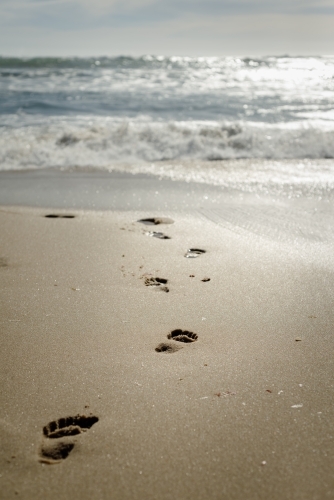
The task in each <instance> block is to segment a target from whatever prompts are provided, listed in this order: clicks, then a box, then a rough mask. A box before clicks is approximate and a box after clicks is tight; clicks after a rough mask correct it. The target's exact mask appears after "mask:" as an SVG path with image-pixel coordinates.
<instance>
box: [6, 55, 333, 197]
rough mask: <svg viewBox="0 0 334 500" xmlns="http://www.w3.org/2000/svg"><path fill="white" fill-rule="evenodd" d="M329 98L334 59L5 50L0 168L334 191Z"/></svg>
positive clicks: (331, 115) (331, 110)
mask: <svg viewBox="0 0 334 500" xmlns="http://www.w3.org/2000/svg"><path fill="white" fill-rule="evenodd" d="M333 98H334V56H333V57H330V56H327V57H320V56H319V57H288V56H282V57H262V58H246V57H244V58H237V57H225V58H216V57H215V58H210V57H207V58H204V57H200V58H190V57H163V56H161V57H158V56H143V57H140V58H132V57H115V58H107V57H103V58H99V59H96V58H90V59H79V58H67V59H64V58H62V59H61V58H53V59H51V58H35V59H13V58H5V57H2V58H0V169H1V170H18V169H19V170H22V169H45V168H55V167H57V168H61V169H69V168H77V169H87V168H89V169H94V168H97V169H101V168H102V169H107V170H122V169H126V170H127V171H132V172H136V173H138V172H144V173H150V174H156V175H159V176H167V177H171V178H175V179H176V180H196V181H199V182H211V183H214V184H221V185H229V184H230V185H232V184H233V186H237V185H238V183H239V184H242V186H243V187H244V188H245V186H248V188H249V186H250V185H254V184H261V185H263V184H266V183H267V184H268V185H269V184H271V185H272V184H275V183H276V184H277V183H278V184H284V185H286V184H291V185H298V184H302V185H303V186H304V187H305V186H306V189H309V188H310V189H312V190H313V191H315V192H316V191H317V189H318V188H319V189H325V190H327V191H328V190H332V189H333V188H334V181H333V179H334V167H333V163H334V162H333V160H332V159H333V158H334V109H333ZM199 165H201V167H200V168H199Z"/></svg>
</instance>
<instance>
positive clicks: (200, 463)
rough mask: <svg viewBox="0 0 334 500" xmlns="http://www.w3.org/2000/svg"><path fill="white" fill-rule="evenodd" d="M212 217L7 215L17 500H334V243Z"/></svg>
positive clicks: (5, 465) (0, 260) (0, 282)
mask: <svg viewBox="0 0 334 500" xmlns="http://www.w3.org/2000/svg"><path fill="white" fill-rule="evenodd" d="M50 213H51V214H54V213H57V214H63V215H66V214H67V215H68V214H70V215H75V217H74V218H63V217H58V218H46V217H45V215H47V214H50ZM161 216H163V217H169V218H171V219H173V221H174V223H173V224H160V225H157V226H154V227H153V226H145V225H143V224H141V223H138V222H136V221H137V220H138V219H140V218H143V217H161ZM216 218H217V217H216ZM209 219H210V218H208V217H205V216H204V215H203V214H199V213H195V212H194V213H181V212H166V211H164V212H159V213H156V212H155V213H148V212H135V211H128V212H116V211H113V212H108V211H106V212H97V211H96V212H93V211H85V210H81V211H80V210H76V211H75V210H74V211H73V210H71V211H65V210H63V209H62V210H60V211H59V210H58V211H56V212H55V211H51V212H50V211H48V210H42V209H41V208H34V209H32V208H22V207H21V208H18V207H2V209H1V211H0V225H1V246H0V251H1V252H0V266H1V267H0V293H1V351H0V352H1V354H0V356H1V358H0V370H1V401H0V404H1V418H0V437H1V450H0V463H1V473H0V496H1V498H4V499H11V498H25V499H29V500H30V499H31V500H32V499H33V500H37V499H41V500H42V499H43V500H44V499H92V498H94V499H95V498H97V499H100V498H101V499H107V498H108V499H109V498H110V499H122V500H124V499H140V500H141V499H145V500H149V499H158V500H159V499H163V500H164V499H170V500H176V499H180V500H181V499H182V500H186V499H191V500H194V499H227V500H232V499H238V500H245V499H251V500H253V499H265V500H269V499H271V500H274V499H277V500H288V499H301V500H306V499H314V500H315V499H319V500H322V499H333V498H334V458H333V451H334V443H333V435H334V434H333V433H334V429H333V374H334V369H333V368H334V366H333V346H334V336H333V332H334V308H333V277H334V274H333V269H334V266H333V258H332V257H331V255H332V250H333V245H332V242H327V243H326V244H322V245H320V244H319V245H318V246H317V245H316V243H314V244H312V245H313V246H312V245H311V244H310V245H304V244H302V243H301V242H298V241H296V242H295V244H294V245H292V244H291V242H287V241H283V240H282V239H279V241H278V240H277V239H276V240H275V238H265V237H259V236H257V235H255V234H254V232H251V231H246V230H244V229H242V228H241V229H240V228H239V229H238V230H231V227H229V225H228V224H225V225H224V224H219V223H217V220H216V221H215V220H214V219H215V217H213V216H212V217H211V220H209ZM232 229H233V228H232ZM234 229H235V228H234ZM274 229H275V228H272V230H273V231H274ZM147 231H161V232H163V233H164V234H166V235H168V236H170V238H171V239H158V238H155V237H150V236H148V235H147V234H145V233H146V232H147ZM189 248H199V249H204V250H206V253H203V254H201V255H199V256H198V258H194V259H187V258H185V257H184V254H185V252H186V251H187V249H189ZM310 248H311V249H310ZM150 278H163V279H167V280H168V283H167V284H164V285H160V286H157V287H154V286H147V285H150V283H151V282H150ZM207 278H209V280H208V279H207ZM145 280H146V284H145ZM163 286H166V287H168V289H169V291H168V292H166V291H164V290H159V288H161V287H163ZM174 329H181V330H184V331H189V332H192V333H194V334H196V335H197V336H198V338H197V340H195V341H194V342H189V343H182V342H178V341H176V340H168V339H167V336H168V334H169V333H170V332H171V331H173V330H174ZM193 337H194V336H193ZM193 340H194V338H193ZM161 343H167V345H171V346H177V347H180V349H178V350H175V352H169V351H165V352H156V350H155V349H156V347H157V346H158V345H159V344H161ZM76 415H80V416H87V417H88V416H90V417H97V418H98V421H97V419H95V420H94V422H93V421H92V420H90V421H89V422H88V423H89V425H91V424H92V422H93V424H92V425H91V427H90V428H89V429H88V428H87V429H86V430H85V431H83V432H80V430H81V427H80V425H81V426H82V427H85V425H86V427H88V424H87V420H85V419H81V420H80V419H79V420H75V419H70V420H68V421H64V420H61V421H60V422H59V423H57V424H51V426H49V427H48V428H47V429H46V430H45V433H46V434H48V433H49V434H50V432H52V431H53V432H55V434H56V435H55V436H54V437H52V436H51V437H47V436H43V428H44V427H45V426H47V425H48V424H49V423H51V422H53V421H56V422H57V420H58V419H61V418H64V417H75V416H76ZM57 426H58V428H59V427H66V426H67V433H68V434H72V433H75V432H77V434H75V435H70V436H65V437H62V434H64V433H65V434H66V431H64V432H63V431H59V430H58V431H57V429H56V430H55V428H56V427H57ZM57 433H58V434H57ZM73 444H74V447H72V445H73ZM43 450H44V451H43ZM55 450H56V451H55ZM67 452H69V454H68V456H67V458H65V459H63V460H59V461H58V462H57V463H54V464H48V463H45V462H47V461H48V459H50V455H52V454H53V455H54V457H55V458H57V456H58V458H59V456H60V454H61V453H64V454H66V453H67ZM43 453H44V455H43ZM57 454H58V455H57ZM51 458H52V457H51ZM41 460H42V461H41ZM51 461H52V460H51Z"/></svg>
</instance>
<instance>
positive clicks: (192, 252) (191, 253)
mask: <svg viewBox="0 0 334 500" xmlns="http://www.w3.org/2000/svg"><path fill="white" fill-rule="evenodd" d="M202 253H206V250H201V249H200V248H188V250H187V251H186V253H185V254H184V256H185V257H186V259H196V257H199V256H200V255H202Z"/></svg>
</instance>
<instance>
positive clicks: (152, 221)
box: [137, 217, 174, 226]
mask: <svg viewBox="0 0 334 500" xmlns="http://www.w3.org/2000/svg"><path fill="white" fill-rule="evenodd" d="M137 222H141V223H142V224H145V225H146V226H156V225H158V224H173V222H174V221H173V219H169V218H168V217H151V218H149V219H139V220H138V221H137Z"/></svg>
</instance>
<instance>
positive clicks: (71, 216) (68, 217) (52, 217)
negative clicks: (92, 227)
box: [44, 214, 75, 219]
mask: <svg viewBox="0 0 334 500" xmlns="http://www.w3.org/2000/svg"><path fill="white" fill-rule="evenodd" d="M44 217H46V218H47V219H58V218H60V219H74V217H75V215H59V214H48V215H44Z"/></svg>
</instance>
